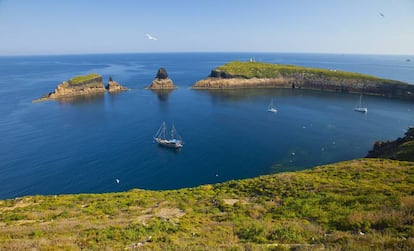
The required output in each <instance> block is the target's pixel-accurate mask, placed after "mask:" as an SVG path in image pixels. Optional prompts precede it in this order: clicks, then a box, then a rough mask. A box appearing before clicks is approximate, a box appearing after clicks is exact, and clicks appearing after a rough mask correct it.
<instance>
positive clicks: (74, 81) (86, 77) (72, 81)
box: [69, 73, 101, 85]
mask: <svg viewBox="0 0 414 251" xmlns="http://www.w3.org/2000/svg"><path fill="white" fill-rule="evenodd" d="M100 77H101V75H99V74H96V73H92V74H88V75H83V76H76V77H74V78H71V79H70V80H69V83H70V84H72V85H78V84H81V83H83V82H85V81H88V80H92V79H95V78H100Z"/></svg>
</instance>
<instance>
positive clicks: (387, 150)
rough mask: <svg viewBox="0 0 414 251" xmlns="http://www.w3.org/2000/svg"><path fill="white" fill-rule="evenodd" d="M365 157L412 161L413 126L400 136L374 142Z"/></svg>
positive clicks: (413, 157) (413, 156) (413, 152)
mask: <svg viewBox="0 0 414 251" xmlns="http://www.w3.org/2000/svg"><path fill="white" fill-rule="evenodd" d="M367 158H386V159H394V160H407V161H414V127H411V128H409V129H408V131H407V132H406V133H405V135H404V137H402V138H398V139H396V140H394V141H377V142H375V144H374V148H373V149H372V150H371V151H369V153H368V155H367Z"/></svg>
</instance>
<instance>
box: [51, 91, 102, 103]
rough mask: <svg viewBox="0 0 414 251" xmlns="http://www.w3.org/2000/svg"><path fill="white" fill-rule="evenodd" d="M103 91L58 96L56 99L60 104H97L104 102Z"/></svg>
mask: <svg viewBox="0 0 414 251" xmlns="http://www.w3.org/2000/svg"><path fill="white" fill-rule="evenodd" d="M104 97H105V93H96V94H92V95H82V96H81V95H80V96H73V97H64V98H59V99H57V101H58V102H59V104H62V105H67V104H71V105H83V104H91V103H93V104H97V103H103V102H104Z"/></svg>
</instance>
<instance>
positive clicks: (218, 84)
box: [191, 62, 414, 100]
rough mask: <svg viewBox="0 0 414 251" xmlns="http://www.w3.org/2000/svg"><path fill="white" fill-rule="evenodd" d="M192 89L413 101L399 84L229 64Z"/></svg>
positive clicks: (411, 89)
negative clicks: (314, 93)
mask: <svg viewBox="0 0 414 251" xmlns="http://www.w3.org/2000/svg"><path fill="white" fill-rule="evenodd" d="M191 88H192V89H195V90H201V89H204V90H208V89H243V88H283V89H304V90H320V91H328V92H341V93H363V94H366V95H375V96H383V97H389V98H401V99H408V100H414V85H411V84H409V83H404V82H401V81H396V80H389V79H382V78H377V77H374V76H369V75H364V74H359V73H352V72H344V71H333V70H327V69H318V68H307V67H300V66H292V65H278V64H268V63H256V62H230V63H228V64H225V65H222V66H219V67H217V68H215V69H213V70H212V71H211V74H210V75H209V76H208V77H207V78H205V79H202V80H199V81H197V82H196V83H195V84H194V85H193V86H192V87H191Z"/></svg>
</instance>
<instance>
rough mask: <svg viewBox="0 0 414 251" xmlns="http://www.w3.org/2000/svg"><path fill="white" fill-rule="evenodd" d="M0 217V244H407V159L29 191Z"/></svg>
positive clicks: (0, 208) (410, 206)
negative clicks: (145, 185) (172, 185)
mask: <svg viewBox="0 0 414 251" xmlns="http://www.w3.org/2000/svg"><path fill="white" fill-rule="evenodd" d="M0 219H1V223H0V225H1V228H0V249H5V250H7V249H13V248H14V249H16V250H24V249H28V248H30V247H35V248H38V249H53V248H56V247H58V248H61V249H68V250H77V249H81V248H84V249H88V250H102V249H104V248H107V247H112V248H113V249H115V250H119V249H125V248H126V249H128V248H131V249H132V248H134V247H138V246H141V248H144V249H146V250H208V249H210V250H219V249H221V250H247V249H253V250H288V249H291V248H296V249H295V250H300V249H304V250H305V249H306V247H312V248H323V249H334V250H335V249H339V248H343V249H349V250H352V249H359V250H387V249H388V250H393V249H394V248H395V247H404V248H406V250H409V249H411V248H414V242H413V238H414V227H413V224H414V163H413V162H404V161H395V160H385V159H359V160H353V161H347V162H341V163H336V164H332V165H327V166H321V167H316V168H314V169H312V170H307V171H301V172H295V173H280V174H275V175H267V176H261V177H258V178H253V179H245V180H238V181H229V182H225V183H221V184H216V185H204V186H199V187H196V188H186V189H180V190H171V191H144V190H131V191H129V192H123V193H108V194H78V195H59V196H28V197H23V198H17V199H11V200H4V201H1V202H0ZM360 232H363V233H364V235H363V236H362V235H360V234H359V233H360Z"/></svg>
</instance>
